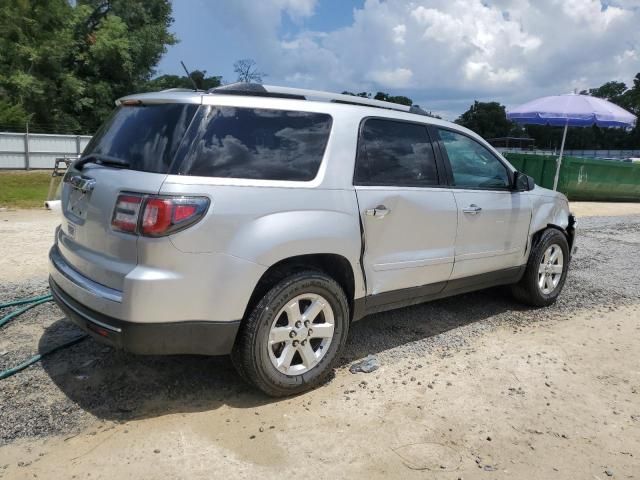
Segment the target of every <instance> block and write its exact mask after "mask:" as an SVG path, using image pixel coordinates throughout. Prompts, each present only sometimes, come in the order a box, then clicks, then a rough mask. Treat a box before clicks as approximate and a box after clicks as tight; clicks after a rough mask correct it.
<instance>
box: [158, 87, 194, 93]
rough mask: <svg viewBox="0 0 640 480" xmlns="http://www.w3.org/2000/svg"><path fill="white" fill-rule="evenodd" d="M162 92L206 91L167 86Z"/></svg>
mask: <svg viewBox="0 0 640 480" xmlns="http://www.w3.org/2000/svg"><path fill="white" fill-rule="evenodd" d="M160 91H161V92H204V90H194V89H193V88H182V87H176V88H165V89H164V90H160Z"/></svg>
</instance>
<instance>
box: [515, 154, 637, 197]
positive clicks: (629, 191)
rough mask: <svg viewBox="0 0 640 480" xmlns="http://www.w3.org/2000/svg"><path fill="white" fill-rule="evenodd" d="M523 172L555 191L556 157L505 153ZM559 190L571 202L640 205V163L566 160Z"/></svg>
mask: <svg viewBox="0 0 640 480" xmlns="http://www.w3.org/2000/svg"><path fill="white" fill-rule="evenodd" d="M504 156H505V157H506V158H507V159H508V160H509V162H510V163H511V164H512V165H513V166H514V167H515V168H517V169H518V170H519V171H521V172H524V173H526V174H527V175H531V176H532V177H533V178H534V179H535V181H536V184H537V185H540V186H542V187H545V188H553V177H554V176H555V172H556V159H557V157H555V156H549V155H529V154H526V153H505V154H504ZM558 190H559V191H561V192H562V193H564V194H565V195H567V197H568V198H569V200H584V201H609V202H640V163H631V162H619V161H613V160H595V159H591V158H579V157H563V158H562V167H561V168H560V178H559V179H558Z"/></svg>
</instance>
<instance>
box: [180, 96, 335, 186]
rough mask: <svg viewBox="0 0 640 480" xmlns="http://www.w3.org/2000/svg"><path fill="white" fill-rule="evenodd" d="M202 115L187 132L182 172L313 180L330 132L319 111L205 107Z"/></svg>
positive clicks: (221, 175)
mask: <svg viewBox="0 0 640 480" xmlns="http://www.w3.org/2000/svg"><path fill="white" fill-rule="evenodd" d="M204 117H205V118H204V120H203V122H202V124H200V125H198V127H197V128H193V129H192V131H191V132H190V133H189V136H190V137H193V138H190V141H189V148H188V151H186V152H185V155H184V161H183V163H182V165H181V166H180V167H179V173H181V174H184V175H196V176H204V177H225V178H245V179H260V180H295V181H308V180H312V179H313V178H315V176H316V174H317V173H318V169H319V167H320V163H321V162H322V157H323V155H324V150H325V148H326V146H327V140H328V139H329V133H330V131H331V116H330V115H327V114H323V113H309V112H294V111H284V110H267V109H258V108H238V107H209V109H208V111H206V113H205V115H204ZM181 153H182V152H181Z"/></svg>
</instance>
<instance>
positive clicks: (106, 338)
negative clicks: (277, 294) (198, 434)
mask: <svg viewBox="0 0 640 480" xmlns="http://www.w3.org/2000/svg"><path fill="white" fill-rule="evenodd" d="M49 285H50V286H51V294H52V295H53V298H54V300H55V301H56V303H57V304H58V306H59V307H60V308H61V309H62V310H63V311H64V313H65V314H66V315H67V318H68V319H69V320H71V321H72V322H73V323H75V324H76V325H78V326H79V327H80V328H81V329H83V330H84V331H85V332H87V333H88V334H90V335H91V336H92V337H93V338H95V339H96V340H98V341H99V342H101V343H104V344H107V345H110V346H113V347H115V348H119V349H123V350H126V351H128V352H132V353H137V354H143V355H173V354H197V355H227V354H229V353H231V349H232V348H233V344H234V342H235V338H236V335H237V333H238V329H239V328H240V320H237V321H228V322H213V321H180V322H166V323H134V322H128V321H124V320H119V319H116V318H113V317H109V316H107V315H104V314H102V313H100V312H96V311H94V310H91V309H89V308H87V307H85V306H83V305H82V304H80V303H78V302H77V301H76V300H74V299H73V298H71V296H69V295H68V294H67V293H65V292H64V290H62V288H60V286H59V285H58V284H57V283H56V282H55V281H54V279H53V278H52V277H49Z"/></svg>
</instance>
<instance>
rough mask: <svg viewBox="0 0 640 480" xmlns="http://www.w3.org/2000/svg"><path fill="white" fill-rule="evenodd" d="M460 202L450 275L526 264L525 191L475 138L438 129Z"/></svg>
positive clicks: (527, 206) (527, 202)
mask: <svg viewBox="0 0 640 480" xmlns="http://www.w3.org/2000/svg"><path fill="white" fill-rule="evenodd" d="M438 133H439V135H440V139H441V145H442V146H443V147H444V150H445V153H446V156H447V157H448V160H449V164H450V166H451V176H452V179H451V183H452V187H453V191H454V196H455V199H456V204H457V206H458V231H457V235H456V241H455V266H454V268H453V272H452V275H451V278H452V279H456V278H462V277H469V276H472V275H479V274H483V273H488V272H495V271H498V270H504V269H508V268H511V267H516V266H519V265H522V264H523V263H524V262H525V260H526V258H525V253H526V248H527V238H528V233H529V225H530V223H531V204H530V199H529V196H528V195H527V193H525V192H517V191H514V190H513V189H512V188H511V179H510V175H509V171H508V169H507V167H506V165H505V164H504V163H502V161H501V160H500V159H499V158H498V157H497V156H496V155H494V154H493V153H492V152H491V151H490V150H489V149H487V148H486V147H484V146H483V145H481V144H480V143H479V142H477V141H476V140H475V139H472V138H471V137H468V136H466V135H463V134H461V133H458V132H453V131H451V130H446V129H439V131H438Z"/></svg>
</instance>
